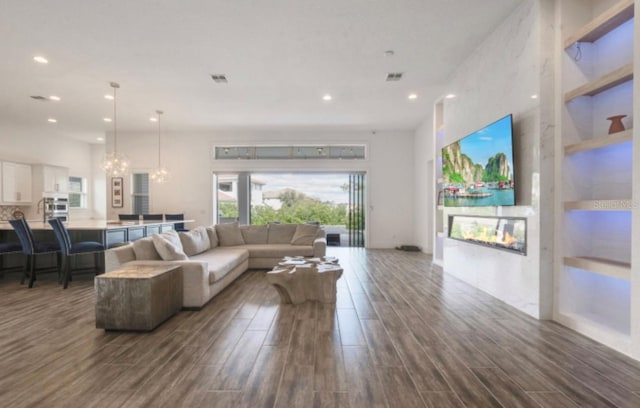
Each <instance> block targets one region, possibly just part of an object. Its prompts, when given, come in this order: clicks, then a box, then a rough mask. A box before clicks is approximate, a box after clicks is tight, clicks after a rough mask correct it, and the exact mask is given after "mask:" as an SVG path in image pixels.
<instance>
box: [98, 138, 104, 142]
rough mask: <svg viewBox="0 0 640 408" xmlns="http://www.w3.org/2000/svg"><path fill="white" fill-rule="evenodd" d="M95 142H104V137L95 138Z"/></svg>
mask: <svg viewBox="0 0 640 408" xmlns="http://www.w3.org/2000/svg"><path fill="white" fill-rule="evenodd" d="M96 140H97V141H98V142H104V137H96Z"/></svg>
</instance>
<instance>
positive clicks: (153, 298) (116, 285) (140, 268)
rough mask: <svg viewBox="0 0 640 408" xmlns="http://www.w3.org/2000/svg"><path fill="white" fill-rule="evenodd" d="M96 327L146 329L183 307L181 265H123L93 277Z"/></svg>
mask: <svg viewBox="0 0 640 408" xmlns="http://www.w3.org/2000/svg"><path fill="white" fill-rule="evenodd" d="M95 291H96V327H97V328H99V329H105V330H135V331H149V330H153V329H154V328H156V327H157V326H158V325H159V324H160V323H162V322H164V321H165V320H167V319H168V318H170V317H171V316H173V315H174V314H175V313H177V312H178V311H179V310H180V309H181V308H182V267H180V266H176V265H125V266H123V267H122V268H119V269H116V270H114V271H111V272H108V273H105V274H102V275H98V276H96V277H95Z"/></svg>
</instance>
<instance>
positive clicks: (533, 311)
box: [444, 0, 553, 318]
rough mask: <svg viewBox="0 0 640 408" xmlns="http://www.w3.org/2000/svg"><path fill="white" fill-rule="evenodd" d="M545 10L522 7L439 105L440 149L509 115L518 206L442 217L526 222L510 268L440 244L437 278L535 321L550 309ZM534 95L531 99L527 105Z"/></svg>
mask: <svg viewBox="0 0 640 408" xmlns="http://www.w3.org/2000/svg"><path fill="white" fill-rule="evenodd" d="M550 5H551V2H550V1H548V0H541V1H536V0H528V1H525V2H524V3H523V4H522V5H521V6H520V7H518V8H517V9H516V10H515V11H514V13H513V14H512V15H511V16H510V17H509V18H507V19H506V20H505V21H504V22H503V23H502V24H501V25H500V26H498V27H497V28H496V30H495V31H494V32H493V33H492V34H491V35H490V36H489V37H488V38H487V39H486V40H485V41H484V42H483V43H482V44H481V45H480V46H479V47H478V48H477V49H476V50H475V52H474V53H473V54H471V55H470V56H469V58H468V59H467V60H466V61H465V62H464V63H463V64H462V65H460V67H459V68H458V69H457V70H456V72H455V73H454V74H453V75H452V77H451V80H450V83H449V89H450V91H451V92H452V93H454V94H456V95H457V98H455V99H453V100H445V109H444V112H445V113H444V121H445V125H446V128H447V132H446V134H445V141H444V143H445V144H449V143H452V142H454V141H456V140H458V139H460V138H462V137H464V136H466V135H467V134H469V133H472V132H474V131H475V130H477V129H480V128H481V127H483V126H485V125H487V124H489V123H491V122H493V121H495V120H497V119H499V118H501V117H503V116H504V115H506V114H509V113H512V114H513V119H514V133H515V143H514V145H515V146H514V161H515V163H514V167H515V169H514V170H515V172H516V188H517V198H516V200H517V204H518V205H517V206H514V207H497V208H496V207H491V208H449V209H446V211H445V213H447V214H459V213H465V214H487V215H505V216H516V217H527V256H525V257H521V259H517V262H515V261H514V260H513V259H512V258H513V257H514V255H511V254H508V253H505V252H502V251H497V250H493V251H492V250H488V249H486V248H482V249H478V248H475V247H472V246H471V245H470V244H465V243H459V242H457V241H451V240H446V243H445V252H444V270H445V272H447V273H451V274H453V275H455V276H457V277H459V278H461V279H463V280H465V281H467V282H468V283H471V284H472V285H474V286H476V287H478V288H481V289H482V290H484V291H486V292H488V293H490V294H492V295H494V296H496V297H498V298H499V299H502V300H504V301H505V302H507V303H509V304H511V305H513V306H515V307H517V308H519V309H520V310H522V311H524V312H526V313H528V314H530V315H532V316H534V317H541V318H549V317H550V314H551V305H552V293H551V292H552V290H551V276H552V275H551V274H552V268H551V266H552V258H551V252H550V251H551V250H550V246H551V241H550V239H551V236H552V234H551V225H552V214H553V212H552V201H549V197H548V196H549V195H550V194H551V192H552V186H553V172H552V170H551V171H549V169H548V168H549V166H551V169H552V161H550V160H552V157H553V155H552V152H553V144H552V143H551V144H549V140H548V139H549V138H551V140H552V135H553V131H552V124H553V120H552V117H549V115H550V113H549V112H548V111H547V110H548V109H547V108H545V109H544V112H543V113H541V108H540V107H541V106H553V64H552V63H547V62H548V61H547V60H548V58H551V57H552V55H553V54H552V50H553V46H552V44H553V31H552V29H550V22H551V21H553V20H552V17H553V16H552V14H551V15H549V14H548V6H550ZM543 20H544V21H548V22H549V23H548V24H547V23H542V21H543ZM541 27H542V28H541ZM549 36H551V37H550V38H549ZM547 49H550V50H551V51H549V52H548V51H547ZM548 54H549V55H548ZM534 94H536V95H538V96H539V97H538V99H532V98H531V95H534ZM541 100H542V102H541ZM552 112H553V109H551V115H552ZM550 119H551V120H550ZM549 129H551V130H549ZM542 220H545V222H544V223H542ZM541 225H542V228H541ZM546 240H549V242H545V241H546ZM479 265H481V266H482V267H479Z"/></svg>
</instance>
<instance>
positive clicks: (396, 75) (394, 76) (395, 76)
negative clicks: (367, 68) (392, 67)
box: [387, 72, 402, 82]
mask: <svg viewBox="0 0 640 408" xmlns="http://www.w3.org/2000/svg"><path fill="white" fill-rule="evenodd" d="M401 79H402V72H389V73H388V74H387V82H389V81H399V80H401Z"/></svg>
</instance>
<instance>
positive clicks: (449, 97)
mask: <svg viewBox="0 0 640 408" xmlns="http://www.w3.org/2000/svg"><path fill="white" fill-rule="evenodd" d="M455 97H456V95H455V94H449V95H447V96H445V98H447V99H453V98H455Z"/></svg>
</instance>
